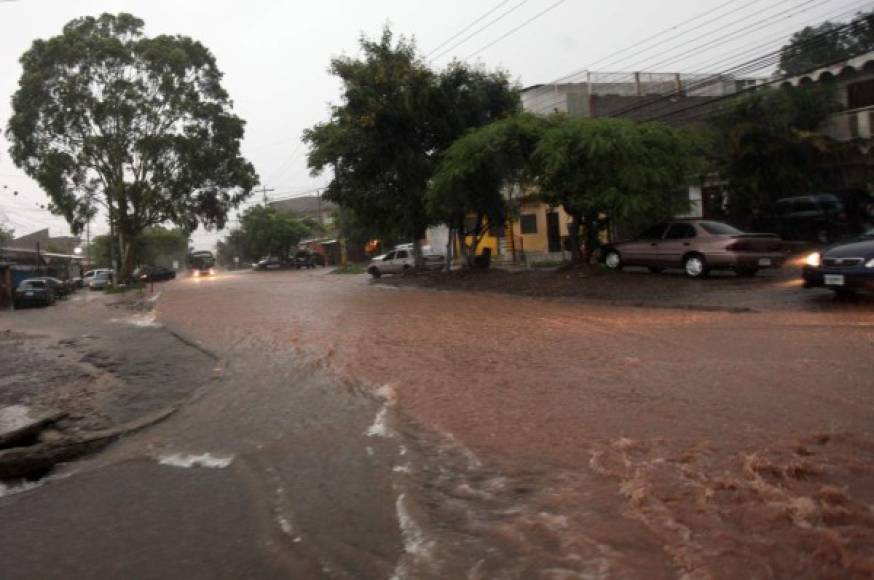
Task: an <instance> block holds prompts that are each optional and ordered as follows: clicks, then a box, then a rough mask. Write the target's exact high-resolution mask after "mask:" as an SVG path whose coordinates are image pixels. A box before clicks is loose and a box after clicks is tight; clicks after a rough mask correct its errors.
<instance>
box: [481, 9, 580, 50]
mask: <svg viewBox="0 0 874 580" xmlns="http://www.w3.org/2000/svg"><path fill="white" fill-rule="evenodd" d="M564 3H565V0H558V2H555V3H554V4H552V5H550V6H548V7H547V8H546V9H544V10H541V11H540V12H538V13H537V14H535V15H534V16H532V17H531V18H529V19H528V20H526V21H525V22H523V23H522V24H520V25H519V26H517V27H515V28H513V29H511V30H509V31H507V32H505V33H504V34H502V35H501V36H499V37H498V38H496V39H495V40H493V41H492V42H490V43H489V44H487V45H485V46H484V47H482V48H480V49H479V50H477V51H475V52H472V53H470V54H469V55H467V57H466V58H465V60H467V59H470V58H473V57H475V56H476V55H478V54H479V53H481V52H483V51H484V50H486V49H488V48H491V47H493V46H494V45H496V44H497V43H499V42H501V41H502V40H504V39H505V38H507V37H508V36H510V35H511V34H514V33H516V32H518V31H519V30H521V29H522V28H524V27H526V26H528V25H529V24H531V23H532V22H534V21H535V20H537V19H538V18H540V17H541V16H544V15H545V14H547V13H548V12H552V11H553V10H555V9H556V8H558V7H559V6H560V5H561V4H564Z"/></svg>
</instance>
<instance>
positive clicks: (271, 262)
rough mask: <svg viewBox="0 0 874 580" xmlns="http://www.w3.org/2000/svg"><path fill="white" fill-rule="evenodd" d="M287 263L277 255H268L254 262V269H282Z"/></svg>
mask: <svg viewBox="0 0 874 580" xmlns="http://www.w3.org/2000/svg"><path fill="white" fill-rule="evenodd" d="M286 266H287V263H286V262H285V261H284V260H282V259H281V258H279V257H277V256H267V257H266V258H261V259H260V260H258V261H257V262H255V263H254V264H252V269H253V270H281V269H283V268H285V267H286Z"/></svg>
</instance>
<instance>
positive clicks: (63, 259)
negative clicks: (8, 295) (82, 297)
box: [0, 228, 83, 291]
mask: <svg viewBox="0 0 874 580" xmlns="http://www.w3.org/2000/svg"><path fill="white" fill-rule="evenodd" d="M80 242H81V241H80V240H79V238H75V237H72V236H55V237H52V236H50V235H49V230H48V228H46V229H43V230H39V231H36V232H33V233H31V234H27V235H25V236H21V237H19V238H15V239H14V240H10V241H8V242H6V243H5V244H4V245H3V246H2V247H0V263H3V264H4V267H3V268H2V269H0V274H3V275H5V276H7V277H8V282H4V284H3V286H4V291H7V284H8V285H10V286H11V287H15V286H17V285H18V283H19V282H21V281H22V280H24V279H25V278H30V277H33V276H54V277H55V278H60V279H62V280H66V279H69V278H75V277H78V276H81V274H82V262H83V257H82V256H80V255H78V254H76V251H75V250H76V248H78V247H79V246H80ZM2 270H5V273H4V272H2Z"/></svg>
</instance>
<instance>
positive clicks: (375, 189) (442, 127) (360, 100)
mask: <svg viewBox="0 0 874 580" xmlns="http://www.w3.org/2000/svg"><path fill="white" fill-rule="evenodd" d="M361 49H362V53H363V54H362V56H361V57H360V58H349V57H341V58H337V59H334V60H333V61H332V63H331V69H330V70H331V73H332V74H333V75H335V76H336V77H338V78H339V79H340V81H341V82H342V87H343V89H342V90H343V96H342V102H341V103H340V104H339V105H336V106H334V107H333V109H332V112H331V118H330V120H329V121H327V122H325V123H321V124H319V125H316V126H315V127H313V128H312V129H309V130H307V131H306V132H305V133H304V139H305V141H306V142H307V143H309V145H310V147H311V149H310V154H309V166H310V168H311V169H312V170H313V172H314V173H315V174H319V173H321V172H322V171H324V170H325V169H328V168H330V169H331V170H332V172H333V178H332V180H331V183H330V185H329V186H328V188H327V192H326V193H325V198H326V199H329V200H331V201H333V202H336V203H337V204H339V205H340V206H342V207H346V208H349V209H351V210H352V211H353V212H354V213H355V215H356V218H357V219H359V220H361V221H363V222H365V223H368V224H371V225H372V226H373V228H374V229H375V230H376V231H378V232H386V233H394V232H397V233H399V234H400V235H402V236H404V237H405V238H407V239H409V240H412V241H413V243H414V248H415V254H416V257H417V260H418V261H419V263H421V248H420V247H419V240H420V239H421V238H422V237H423V235H424V233H425V229H426V228H427V227H428V226H429V225H430V224H431V223H433V221H434V218H433V216H431V215H430V214H429V212H428V208H427V205H426V200H425V196H426V191H427V187H428V182H429V180H430V179H431V177H432V176H433V173H434V171H435V168H436V164H437V160H438V158H439V156H440V154H441V153H442V152H443V150H445V149H446V148H447V147H448V146H449V145H450V144H451V143H452V142H453V141H454V140H455V139H457V138H458V137H460V136H461V135H462V134H463V133H464V131H466V130H467V129H469V128H471V127H477V126H481V125H485V124H487V123H489V122H491V121H494V120H496V119H499V118H501V117H502V116H505V115H507V114H510V113H513V112H515V111H517V110H518V108H519V97H518V94H517V92H516V90H515V89H514V87H512V86H511V83H510V82H509V80H508V78H507V77H506V75H504V74H502V73H489V72H486V71H483V70H480V69H476V68H470V67H467V66H465V65H462V64H459V63H455V64H453V65H451V66H450V67H449V68H447V69H446V70H445V71H444V72H442V73H439V74H438V73H436V72H434V71H432V70H431V69H429V68H428V67H427V65H426V64H425V63H424V62H423V60H422V59H421V58H419V57H418V55H417V53H416V48H415V45H414V44H413V43H412V42H410V41H408V40H406V39H404V38H400V39H399V40H397V41H395V38H394V37H393V35H392V33H391V32H390V31H389V30H388V29H386V30H385V31H384V32H383V35H382V37H381V38H380V39H379V40H369V39H366V38H362V40H361Z"/></svg>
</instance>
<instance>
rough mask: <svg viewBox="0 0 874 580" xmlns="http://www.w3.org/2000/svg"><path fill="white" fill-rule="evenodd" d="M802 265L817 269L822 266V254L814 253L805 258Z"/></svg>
mask: <svg viewBox="0 0 874 580" xmlns="http://www.w3.org/2000/svg"><path fill="white" fill-rule="evenodd" d="M804 263H805V264H807V265H808V266H811V267H813V268H819V267H820V266H821V265H822V254H820V253H819V252H814V253H812V254H810V255H809V256H807V258H806V259H805V260H804Z"/></svg>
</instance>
